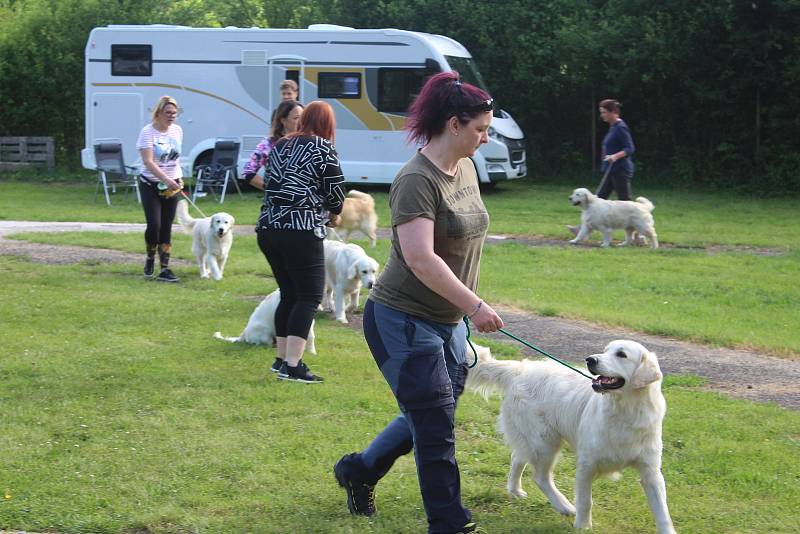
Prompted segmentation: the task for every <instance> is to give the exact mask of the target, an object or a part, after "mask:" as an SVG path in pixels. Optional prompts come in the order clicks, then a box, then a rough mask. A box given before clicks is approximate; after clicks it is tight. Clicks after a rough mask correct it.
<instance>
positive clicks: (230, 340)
mask: <svg viewBox="0 0 800 534" xmlns="http://www.w3.org/2000/svg"><path fill="white" fill-rule="evenodd" d="M214 338H216V339H221V340H222V341H227V342H228V343H239V342H240V341H241V340H242V337H241V336H239V337H225V336H223V335H222V332H214Z"/></svg>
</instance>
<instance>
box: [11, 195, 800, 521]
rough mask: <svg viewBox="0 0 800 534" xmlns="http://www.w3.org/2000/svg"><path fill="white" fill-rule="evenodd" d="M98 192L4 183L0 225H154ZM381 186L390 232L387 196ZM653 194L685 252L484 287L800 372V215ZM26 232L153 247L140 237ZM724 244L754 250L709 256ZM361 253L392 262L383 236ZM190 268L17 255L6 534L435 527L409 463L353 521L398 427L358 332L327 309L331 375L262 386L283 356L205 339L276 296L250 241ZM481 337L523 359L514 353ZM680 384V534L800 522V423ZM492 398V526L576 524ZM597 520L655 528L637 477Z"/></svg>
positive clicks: (467, 409)
mask: <svg viewBox="0 0 800 534" xmlns="http://www.w3.org/2000/svg"><path fill="white" fill-rule="evenodd" d="M577 185H582V184H577ZM93 189H94V188H93V186H88V185H85V184H84V185H68V184H60V183H58V184H56V183H43V184H28V183H20V182H0V219H7V220H16V219H19V220H62V221H98V222H99V221H103V222H106V221H112V222H143V220H144V217H143V215H142V214H141V209H140V207H139V206H138V204H136V203H135V202H131V197H129V198H128V200H127V202H124V203H123V202H120V203H116V202H115V204H114V205H113V206H112V207H110V208H109V207H107V206H105V204H104V203H103V202H102V200H101V199H100V197H98V199H97V201H96V202H95V201H94V200H93V198H92V195H93V193H94V191H93ZM370 192H371V193H372V194H373V195H375V196H376V202H377V204H378V206H379V208H380V210H381V213H380V216H381V223H383V224H384V225H385V224H386V222H387V221H388V214H387V213H386V208H385V204H386V193H385V192H376V191H370ZM569 192H570V191H569V190H568V189H566V188H563V187H558V186H554V185H535V184H524V183H512V184H503V185H501V186H500V187H499V188H498V190H497V191H493V192H491V193H487V194H486V195H485V197H484V199H485V202H486V204H487V206H488V208H489V211H490V214H491V217H492V232H494V233H513V234H521V235H528V234H533V235H544V236H551V237H556V236H557V237H562V238H565V237H566V236H565V232H564V230H563V224H564V223H569V222H574V221H575V220H577V218H578V211H577V210H576V209H574V208H572V207H571V206H569V203H568V202H567V200H566V197H567V195H568V194H569ZM636 193H637V194H643V195H645V196H648V197H649V198H651V200H653V201H654V203H655V204H656V206H657V209H656V212H655V215H656V225H657V229H658V232H659V237H660V239H661V240H662V241H663V242H665V243H667V244H671V245H673V246H672V247H665V248H663V249H660V250H658V251H650V250H648V249H642V248H632V249H610V250H608V249H599V248H593V247H578V248H573V247H526V246H522V245H518V244H513V243H506V244H501V245H493V246H488V247H486V249H485V254H484V261H483V264H482V272H481V295H482V296H484V298H486V299H487V300H488V301H489V302H491V303H495V302H497V303H502V304H507V305H514V306H517V307H521V308H524V309H528V310H531V311H533V312H536V313H540V314H544V315H557V316H564V317H575V318H583V319H588V320H592V321H596V322H599V323H605V324H613V325H622V326H627V327H630V328H633V329H636V330H639V331H648V332H653V333H658V334H665V335H670V336H673V337H676V338H682V339H693V340H698V341H703V342H708V343H712V344H721V345H729V346H750V347H755V348H759V349H762V350H768V351H771V352H774V353H777V354H781V355H784V356H786V357H789V358H797V357H798V355H800V321H798V316H797V309H800V290H799V289H798V287H797V286H798V284H797V280H798V274H800V244H798V238H797V237H796V236H797V235H798V230H800V217H798V215H797V213H796V208H794V207H793V202H790V201H789V200H786V199H771V200H754V199H748V198H746V197H730V198H727V197H717V196H712V195H705V194H698V193H696V194H691V195H690V194H686V193H681V192H678V191H666V190H663V191H662V190H654V191H652V192H651V191H637V192H636ZM230 198H231V200H230V202H228V201H226V203H225V210H226V211H229V212H231V213H232V214H234V215H235V216H236V217H237V220H238V222H239V223H242V224H244V223H249V222H252V221H254V220H255V216H256V213H257V211H258V207H259V201H258V198H257V196H256V195H249V196H247V197H246V198H245V199H244V200H240V199H238V198H236V197H235V195H234V196H232V197H230ZM116 200H117V199H115V201H116ZM202 202H203V204H201V207H203V209H204V210H205V211H207V212H209V213H210V212H211V211H213V210H214V204H212V202H211V201H210V200H209V199H203V201H202ZM776 228H779V229H780V230H781V231H780V232H778V231H776V230H775V229H776ZM20 237H25V238H28V239H31V240H36V241H41V242H53V243H70V244H83V245H87V246H94V247H107V248H114V249H118V250H127V251H133V252H137V253H139V252H141V248H142V237H141V235H138V234H123V235H110V234H97V233H87V234H51V235H47V234H27V235H22V236H20ZM361 244H362V245H363V244H364V242H361ZM707 245H720V246H723V247H737V248H735V249H732V250H723V251H722V252H714V253H709V252H706V251H705V250H699V249H697V248H696V247H700V246H707ZM749 247H754V248H759V249H768V250H767V252H768V253H767V254H763V253H752V251H748V250H749ZM740 248H741V249H740ZM367 250H368V251H369V252H370V253H371V254H372V255H374V256H375V257H376V258H377V259H378V260H379V261H380V262H381V263H383V262H384V261H385V258H386V256H387V254H388V243H387V242H385V241H383V242H380V243H379V245H378V247H376V248H375V249H369V248H367ZM174 256H175V257H178V258H183V259H191V253H190V241H189V237H188V236H185V235H183V234H182V233H177V234H176V236H175V248H174ZM176 270H177V271H178V274H179V275H182V276H183V280H182V283H181V284H178V285H162V284H156V283H153V282H145V281H143V280H142V279H141V275H140V271H141V265H140V264H139V263H135V264H106V263H92V262H87V263H84V264H79V265H59V266H55V265H42V264H33V263H29V262H26V261H23V260H20V259H16V258H10V257H4V256H0V276H1V277H2V280H3V283H2V285H0V302H2V304H3V320H2V321H0V346H2V348H3V356H2V357H0V379H1V380H2V382H0V383H2V385H3V387H1V388H0V421H1V422H2V430H3V431H2V432H0V451H2V454H0V530H2V529H7V530H8V529H25V530H29V531H37V532H42V531H48V532H61V533H67V532H69V533H126V534H156V533H159V534H160V533H165V534H166V533H170V534H172V533H176V534H177V533H190V532H200V533H204V534H205V533H209V534H210V533H246V532H252V533H288V532H301V533H306V532H309V533H316V532H337V533H339V532H341V533H362V532H374V533H392V534H394V533H419V532H424V531H425V528H426V525H425V520H424V513H423V511H422V503H421V500H420V497H419V490H418V486H417V479H416V473H415V469H414V463H413V459H412V458H403V459H401V460H400V461H399V462H398V464H397V465H396V466H395V468H394V469H393V470H392V472H391V473H390V474H389V475H388V476H387V477H386V479H384V481H382V483H381V485H380V486H379V490H378V499H377V504H378V507H379V510H380V513H379V515H378V516H377V517H376V518H375V519H372V520H368V519H365V518H353V517H350V516H349V514H348V513H347V508H346V505H345V500H344V493H343V492H342V491H341V490H340V489H339V488H338V487H337V486H336V483H335V481H334V479H333V477H332V475H331V468H332V465H333V463H334V462H335V461H336V460H337V459H338V458H339V457H340V456H341V455H342V454H344V453H347V452H351V451H353V450H358V449H361V448H363V447H364V446H365V445H366V444H367V443H368V441H369V439H370V438H371V437H372V436H374V434H375V433H376V432H378V431H379V430H380V429H381V428H382V426H383V425H384V424H385V423H386V422H388V421H389V420H390V419H391V418H392V417H393V416H394V414H395V412H396V405H395V403H394V400H393V398H392V396H391V394H390V392H389V390H388V388H387V387H386V385H385V383H384V382H383V379H382V378H381V376H380V374H379V372H378V371H377V369H376V368H375V364H374V362H373V361H372V358H371V356H370V354H369V351H368V350H367V348H366V346H365V343H364V341H363V339H362V337H361V335H360V334H359V333H358V332H355V331H353V330H351V329H349V328H346V327H344V326H342V325H340V324H338V323H336V322H335V321H333V320H331V319H330V318H329V316H327V315H320V317H319V319H318V321H317V327H316V333H317V348H318V350H319V353H320V354H319V356H318V357H310V358H309V360H308V361H309V364H310V365H311V368H312V369H313V370H314V372H318V373H319V374H320V375H322V376H324V377H325V378H326V383H325V384H324V385H319V386H303V385H299V384H286V383H281V382H278V381H277V380H276V379H275V377H274V376H273V375H272V374H271V373H269V371H268V367H269V365H270V364H271V362H272V359H273V357H274V349H271V348H265V347H255V346H251V345H240V344H235V345H234V344H227V343H224V342H221V341H219V340H215V339H213V338H212V337H211V334H212V333H213V332H214V331H216V330H220V331H222V332H223V333H224V334H226V335H236V334H238V333H239V332H240V331H241V329H242V328H243V327H244V325H245V323H246V321H247V318H248V317H249V314H250V313H251V312H252V310H253V308H254V307H255V305H256V301H255V300H254V299H253V298H252V297H255V296H263V295H265V294H267V293H268V292H269V291H271V290H272V289H273V288H274V287H275V284H274V281H273V280H272V278H271V277H270V276H269V272H268V270H267V268H266V265H265V261H264V259H263V257H262V256H261V255H260V253H259V252H258V250H257V247H256V244H255V237H254V236H237V238H236V242H235V244H234V247H233V251H232V255H231V260H230V262H229V264H228V266H227V267H226V273H225V275H226V276H225V279H224V280H222V281H221V282H212V281H204V280H200V279H199V277H198V276H197V267H196V266H192V267H188V268H187V267H181V268H179V269H176ZM486 344H489V345H491V346H492V347H493V349H494V350H495V351H496V353H498V354H500V355H501V356H502V357H518V353H517V352H516V350H515V349H514V348H513V347H510V346H507V345H500V344H497V343H489V342H486ZM356 384H357V387H354V385H356ZM664 393H665V396H666V398H667V403H668V407H669V409H668V414H667V418H666V420H665V426H664V475H665V478H666V482H667V491H668V496H669V503H670V509H671V512H672V516H673V519H674V521H675V524H676V528H677V529H678V531H679V532H709V533H711V532H713V533H754V534H755V533H759V534H760V533H765V532H770V533H773V532H774V533H792V532H798V531H800V518H798V515H797V513H796V503H797V502H800V484H799V483H798V482H800V463H798V462H797V457H798V454H799V453H800V413H797V412H793V411H790V410H785V409H781V408H778V407H775V406H770V405H755V404H752V403H748V402H745V401H739V400H731V399H728V398H726V397H723V396H720V395H716V394H713V393H709V392H707V391H705V390H704V389H703V384H702V382H701V381H700V380H699V379H698V378H696V377H692V376H669V377H667V379H666V381H665V384H664ZM498 406H499V403H498V401H497V400H496V399H492V400H490V401H489V402H488V403H487V402H485V401H484V400H483V399H481V398H479V397H477V396H474V395H472V394H470V393H466V394H465V395H464V397H462V401H461V403H460V407H459V413H458V424H457V433H458V436H457V439H458V460H459V464H460V468H461V474H462V484H463V493H464V500H465V502H466V503H467V504H468V505H469V506H470V508H471V509H472V510H473V513H474V514H475V517H476V519H477V520H478V521H479V522H480V523H481V525H482V526H483V527H485V528H486V529H487V531H488V532H491V533H493V534H494V533H509V534H511V533H560V532H571V526H570V522H569V520H567V519H565V518H562V517H560V516H559V515H558V514H557V513H556V512H554V511H553V510H552V509H551V508H550V506H549V504H548V503H547V501H546V499H545V498H544V497H543V496H542V494H541V493H540V492H539V490H538V489H537V488H536V487H535V485H534V484H533V481H532V479H531V478H530V477H529V476H526V477H525V481H524V484H525V487H526V489H527V490H528V492H529V495H530V498H529V499H527V500H525V501H510V500H509V499H508V498H507V496H506V493H505V489H504V488H505V479H506V475H507V469H508V461H509V454H508V451H507V449H506V447H505V446H504V445H503V443H502V438H501V437H499V436H498V435H497V432H496V430H495V419H496V416H497V412H498ZM573 476H574V456H573V455H572V454H571V453H570V452H568V451H567V452H566V453H565V455H564V459H563V461H562V463H561V464H560V467H559V468H558V469H557V471H556V477H557V478H556V483H557V485H559V487H560V488H561V489H562V490H563V491H564V493H565V494H566V495H567V496H568V497H570V498H571V497H572V496H573V490H572V486H573V482H572V479H573ZM793 502H794V503H795V504H794V505H793V504H791V503H793ZM622 511H624V513H623V512H622ZM594 523H595V531H596V532H601V533H603V532H608V533H612V532H613V533H631V534H632V533H639V532H652V531H653V530H654V525H653V520H652V517H651V514H650V512H649V509H648V507H647V503H646V499H645V497H644V494H643V492H642V490H641V488H640V486H639V484H638V481H637V476H636V474H635V473H634V472H633V471H629V472H626V473H625V476H624V478H623V479H622V480H621V481H618V482H611V481H607V480H599V481H596V482H595V484H594Z"/></svg>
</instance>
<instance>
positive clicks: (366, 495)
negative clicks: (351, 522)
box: [333, 453, 377, 516]
mask: <svg viewBox="0 0 800 534" xmlns="http://www.w3.org/2000/svg"><path fill="white" fill-rule="evenodd" d="M355 455H356V453H352V454H345V455H344V456H342V458H341V459H340V460H339V461H338V462H336V465H334V466H333V476H335V477H336V482H338V483H339V485H340V486H341V487H343V488H344V490H345V491H346V492H347V509H348V510H350V513H351V514H353V515H366V516H372V515H375V512H377V510H376V509H375V486H374V485H372V484H366V483H364V482H357V481H356V480H355V479H353V478H352V477H351V476H350V474H348V472H347V471H348V462H350V460H351V459H352V458H353V456H355Z"/></svg>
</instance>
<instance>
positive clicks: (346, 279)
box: [322, 239, 380, 324]
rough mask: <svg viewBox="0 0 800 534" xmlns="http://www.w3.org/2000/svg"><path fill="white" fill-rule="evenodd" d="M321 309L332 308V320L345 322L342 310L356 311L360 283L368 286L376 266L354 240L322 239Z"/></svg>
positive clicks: (374, 277) (372, 280) (376, 271)
mask: <svg viewBox="0 0 800 534" xmlns="http://www.w3.org/2000/svg"><path fill="white" fill-rule="evenodd" d="M323 244H324V246H325V293H324V294H323V297H322V307H323V309H327V310H333V312H334V315H335V316H336V320H337V321H339V322H340V323H345V324H347V317H346V316H345V311H356V310H357V309H358V299H359V294H360V292H361V286H364V287H366V288H367V289H372V285H373V284H374V283H375V279H376V278H377V275H378V269H379V268H380V266H379V265H378V262H377V261H375V260H374V259H373V258H370V257H369V256H367V253H366V252H364V249H363V248H361V247H359V246H358V245H356V244H354V243H343V242H341V241H332V240H330V239H326V240H325V241H323Z"/></svg>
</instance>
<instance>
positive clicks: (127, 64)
mask: <svg viewBox="0 0 800 534" xmlns="http://www.w3.org/2000/svg"><path fill="white" fill-rule="evenodd" d="M111 75H112V76H152V75H153V46H152V45H122V44H115V45H111Z"/></svg>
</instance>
